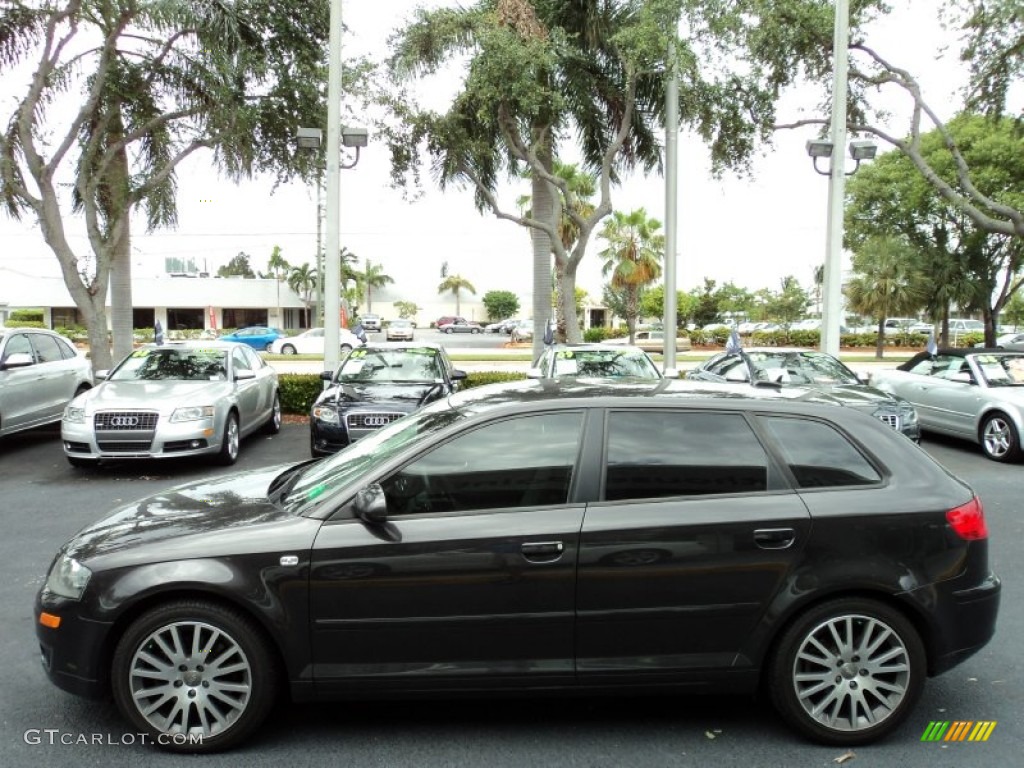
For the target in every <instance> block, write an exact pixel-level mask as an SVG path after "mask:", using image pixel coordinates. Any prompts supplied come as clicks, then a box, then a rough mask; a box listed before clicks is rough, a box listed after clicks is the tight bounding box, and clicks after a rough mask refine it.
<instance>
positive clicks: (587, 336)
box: [583, 328, 608, 344]
mask: <svg viewBox="0 0 1024 768" xmlns="http://www.w3.org/2000/svg"><path fill="white" fill-rule="evenodd" d="M606 338H608V331H607V329H605V328H587V330H585V331H584V332H583V340H584V341H586V342H588V343H590V344H596V343H598V342H601V341H604V340H605V339H606Z"/></svg>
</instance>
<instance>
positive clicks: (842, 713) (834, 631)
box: [768, 598, 925, 746]
mask: <svg viewBox="0 0 1024 768" xmlns="http://www.w3.org/2000/svg"><path fill="white" fill-rule="evenodd" d="M924 678H925V649H924V644H923V643H922V641H921V638H920V636H919V635H918V633H917V630H915V629H914V626H913V625H912V624H911V623H910V621H908V620H907V618H906V617H905V616H903V614H901V613H900V612H899V611H897V610H895V609H893V608H890V607H889V606H887V605H885V604H884V603H879V602H877V601H874V600H869V599H861V598H843V599H839V600H833V601H830V602H827V603H823V604H821V605H818V606H816V607H814V608H811V609H810V610H808V611H807V612H806V613H804V614H803V615H801V616H800V617H798V618H797V619H796V621H794V622H793V624H792V625H791V626H790V627H789V628H788V629H786V631H785V632H784V633H783V635H782V637H781V638H780V640H779V642H778V645H777V647H776V650H775V653H774V656H773V658H772V659H771V667H770V671H769V677H768V683H769V685H770V686H771V696H772V700H773V702H774V704H775V707H776V709H777V710H778V711H779V714H780V715H782V717H783V719H785V720H786V721H787V722H788V723H789V724H790V725H791V726H792V727H793V728H794V729H796V730H797V731H800V732H801V733H803V734H804V735H805V736H807V737H808V738H810V739H813V740H814V741H818V742H821V743H823V744H832V745H839V746H854V745H858V744H866V743H868V742H871V741H874V740H876V739H879V738H881V737H882V736H885V735H886V734H888V733H890V732H891V731H893V730H894V729H895V728H897V727H898V726H899V724H900V723H901V722H902V721H903V720H904V718H906V716H907V715H908V714H909V713H910V711H911V709H912V708H913V706H914V703H915V702H916V701H917V699H918V697H919V696H920V694H921V690H922V687H923V685H924Z"/></svg>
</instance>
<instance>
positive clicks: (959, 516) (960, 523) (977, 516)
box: [946, 496, 988, 541]
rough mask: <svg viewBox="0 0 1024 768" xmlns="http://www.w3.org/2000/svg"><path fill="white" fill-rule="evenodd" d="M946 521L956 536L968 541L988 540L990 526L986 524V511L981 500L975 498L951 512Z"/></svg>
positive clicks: (948, 513) (947, 514)
mask: <svg viewBox="0 0 1024 768" xmlns="http://www.w3.org/2000/svg"><path fill="white" fill-rule="evenodd" d="M946 520H947V522H949V525H950V527H951V528H952V529H953V530H954V531H955V532H956V535H957V536H959V537H960V538H961V539H965V540H967V541H974V540H976V539H987V538H988V525H986V524H985V510H984V509H982V507H981V500H980V499H979V498H978V497H977V496H975V497H974V498H973V499H971V500H970V501H969V502H967V503H966V504H964V505H962V506H959V507H956V508H955V509H951V510H949V512H947V513H946Z"/></svg>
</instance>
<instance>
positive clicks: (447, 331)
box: [444, 328, 454, 333]
mask: <svg viewBox="0 0 1024 768" xmlns="http://www.w3.org/2000/svg"><path fill="white" fill-rule="evenodd" d="M444 332H445V333H454V331H453V330H452V329H451V328H445V329H444Z"/></svg>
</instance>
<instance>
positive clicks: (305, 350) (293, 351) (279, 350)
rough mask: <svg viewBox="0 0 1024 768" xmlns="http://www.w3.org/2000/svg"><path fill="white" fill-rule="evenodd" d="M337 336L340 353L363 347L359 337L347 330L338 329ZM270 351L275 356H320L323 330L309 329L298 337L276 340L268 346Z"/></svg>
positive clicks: (322, 348)
mask: <svg viewBox="0 0 1024 768" xmlns="http://www.w3.org/2000/svg"><path fill="white" fill-rule="evenodd" d="M339 334H340V335H339V337H338V338H339V340H340V341H341V351H342V352H348V351H349V350H350V349H355V348H356V347H361V346H363V342H362V341H360V340H359V337H358V336H356V335H355V334H354V333H352V331H350V330H348V329H347V328H340V329H339ZM270 351H271V352H272V353H273V354H275V355H322V354H323V353H324V329H323V328H310V329H309V330H308V331H305V332H303V333H300V334H299V335H298V336H286V337H285V338H283V339H277V341H275V342H274V343H273V344H271V345H270Z"/></svg>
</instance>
